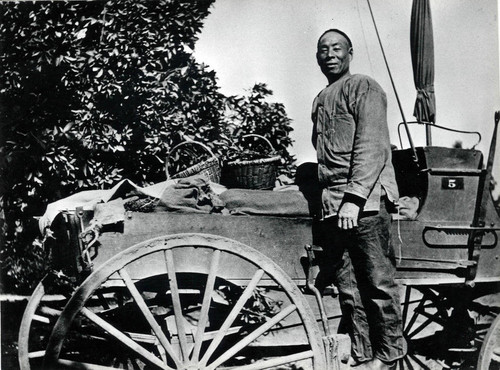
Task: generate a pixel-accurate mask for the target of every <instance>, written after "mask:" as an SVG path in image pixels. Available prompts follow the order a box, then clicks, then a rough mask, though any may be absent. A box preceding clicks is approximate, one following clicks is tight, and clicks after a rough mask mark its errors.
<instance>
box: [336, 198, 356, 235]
mask: <svg viewBox="0 0 500 370" xmlns="http://www.w3.org/2000/svg"><path fill="white" fill-rule="evenodd" d="M359 209H360V207H359V206H358V205H357V204H355V203H351V202H345V203H343V204H342V206H341V207H340V209H339V214H338V227H339V228H341V229H344V230H348V229H352V228H354V227H357V226H358V215H359Z"/></svg>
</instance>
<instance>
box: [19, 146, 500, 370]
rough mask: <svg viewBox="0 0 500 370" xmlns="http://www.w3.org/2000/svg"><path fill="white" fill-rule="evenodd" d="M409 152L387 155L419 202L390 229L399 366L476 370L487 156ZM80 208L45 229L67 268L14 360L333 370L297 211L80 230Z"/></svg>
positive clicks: (498, 326)
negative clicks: (398, 309) (398, 305)
mask: <svg viewBox="0 0 500 370" xmlns="http://www.w3.org/2000/svg"><path fill="white" fill-rule="evenodd" d="M493 147H494V145H493ZM417 154H418V158H419V165H418V166H415V164H414V163H412V159H411V157H412V152H411V151H409V150H400V151H395V152H394V153H393V161H394V164H395V168H396V172H397V180H398V185H399V187H400V192H401V196H404V197H408V198H409V199H415V200H417V201H418V204H419V206H418V208H417V216H416V218H414V219H408V218H406V219H401V220H395V221H394V222H393V230H392V235H393V244H394V246H395V250H396V259H397V269H398V270H397V271H398V274H397V278H398V280H399V282H400V283H401V286H402V291H401V301H402V306H403V320H404V327H405V335H406V337H407V339H408V343H409V352H408V355H407V356H406V357H405V358H404V359H401V360H400V361H399V367H400V368H404V369H419V368H423V369H438V368H474V367H476V368H478V369H490V365H491V366H493V365H495V364H497V365H498V363H497V362H496V361H497V359H496V357H495V356H496V355H495V351H494V349H495V348H496V347H498V340H499V337H500V321H499V319H498V318H497V319H496V320H495V317H497V316H498V313H499V312H500V303H499V301H498V296H496V294H498V292H499V283H500V263H499V258H500V252H499V247H498V237H497V231H496V230H498V228H499V227H500V218H499V216H498V214H497V213H496V211H495V209H494V206H493V202H492V199H491V196H490V194H489V191H488V186H487V184H488V183H489V172H488V170H489V171H491V166H492V159H493V158H492V157H491V153H490V160H491V163H490V161H488V163H487V166H486V170H485V169H483V166H484V165H483V156H482V154H481V153H480V152H479V151H476V150H466V149H446V148H439V147H425V148H417ZM485 189H486V190H485ZM90 217H91V215H89V214H88V213H85V212H79V211H78V210H76V211H75V212H66V213H64V214H62V215H61V217H60V218H59V219H58V220H57V222H54V223H53V232H54V234H55V235H56V240H57V243H56V246H55V247H54V249H53V258H54V261H56V263H58V264H59V265H61V266H65V267H66V271H67V275H69V276H67V277H64V276H54V275H50V276H47V277H46V278H45V279H44V280H43V281H42V282H41V283H40V284H39V286H38V287H37V289H36V290H35V292H34V293H33V296H32V298H31V300H30V301H29V304H28V306H27V308H26V311H25V314H24V317H23V321H22V325H21V329H20V334H19V362H20V366H21V369H22V370H26V369H34V368H41V367H43V366H44V367H45V368H47V369H52V368H60V367H62V368H64V367H67V368H77V369H109V368H128V369H153V368H160V369H186V370H187V369H216V368H217V369H219V368H222V369H226V368H238V369H264V368H274V369H319V370H323V369H328V368H334V367H337V368H342V367H345V368H347V366H348V365H346V364H345V360H346V359H347V357H348V355H349V344H348V343H347V346H346V343H345V341H343V340H342V338H343V337H341V336H339V337H336V336H335V335H329V334H330V333H335V332H336V330H337V327H338V325H339V319H340V311H339V308H338V304H337V301H336V298H335V297H334V296H333V295H329V294H326V295H325V296H324V297H323V299H322V300H320V301H319V302H318V300H317V299H316V298H317V297H316V295H315V294H313V293H314V291H311V290H308V289H307V283H308V282H309V283H311V279H312V278H313V276H312V275H310V273H311V271H312V269H311V267H313V266H314V264H315V258H316V259H317V258H320V254H321V251H318V250H317V248H314V247H310V248H309V249H308V252H309V253H306V252H307V251H306V250H305V249H304V247H305V246H307V245H311V243H312V235H311V234H312V233H311V227H312V219H310V218H307V217H303V218H297V217H271V216H223V215H218V214H196V213H189V214H187V213H184V214H179V213H169V212H156V213H140V212H129V213H128V214H127V217H126V219H125V221H124V222H123V223H121V224H120V229H117V228H114V229H110V230H107V231H106V230H103V232H102V233H101V235H100V236H99V238H98V239H93V238H90V239H91V240H89V239H88V238H83V239H82V238H81V237H80V236H81V235H80V233H81V231H82V230H83V229H84V228H85V227H86V225H87V224H88V221H89V218H90ZM395 218H396V219H397V218H398V217H395ZM313 252H314V253H315V255H313ZM308 275H309V276H308ZM47 297H50V299H48V298H47ZM495 297H497V298H496V299H495ZM318 303H319V304H318ZM321 313H323V316H321ZM325 344H326V346H325Z"/></svg>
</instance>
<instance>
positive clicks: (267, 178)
mask: <svg viewBox="0 0 500 370" xmlns="http://www.w3.org/2000/svg"><path fill="white" fill-rule="evenodd" d="M249 136H255V137H258V138H260V139H262V140H264V141H265V142H266V143H267V144H268V145H269V147H270V148H271V153H272V152H274V148H273V146H272V144H271V143H270V142H269V140H267V139H266V138H265V137H263V136H260V135H257V134H249V135H245V136H243V137H249ZM280 160H281V157H280V156H271V157H269V158H260V159H254V160H236V161H231V162H228V163H226V164H225V165H224V168H223V174H222V180H223V184H224V185H226V186H227V187H229V188H242V189H272V188H274V185H275V182H276V173H277V171H278V164H279V163H280Z"/></svg>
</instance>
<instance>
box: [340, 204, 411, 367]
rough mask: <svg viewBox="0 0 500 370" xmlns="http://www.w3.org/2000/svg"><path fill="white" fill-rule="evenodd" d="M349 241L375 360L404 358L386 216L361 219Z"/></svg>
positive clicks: (383, 211) (399, 308)
mask: <svg viewBox="0 0 500 370" xmlns="http://www.w3.org/2000/svg"><path fill="white" fill-rule="evenodd" d="M351 237H352V243H350V244H349V256H350V258H351V261H352V266H353V270H354V274H355V276H356V280H357V288H358V289H359V294H360V296H361V298H362V301H363V306H364V309H365V312H366V317H367V320H368V325H369V327H370V334H369V335H370V339H371V343H372V345H373V352H374V356H375V357H378V358H379V359H380V360H382V361H385V362H391V361H394V360H396V359H398V358H401V357H403V356H404V355H405V353H406V342H405V340H404V338H403V331H402V322H401V305H400V300H399V287H398V285H397V284H396V282H395V274H396V267H395V260H394V250H393V248H392V245H391V237H390V216H389V214H387V212H386V211H385V210H382V211H381V212H380V214H378V215H376V216H369V217H365V218H361V219H360V220H359V222H358V227H357V228H356V229H354V230H353V232H352V236H351Z"/></svg>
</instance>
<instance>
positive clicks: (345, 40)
mask: <svg viewBox="0 0 500 370" xmlns="http://www.w3.org/2000/svg"><path fill="white" fill-rule="evenodd" d="M352 52H353V50H352V43H351V40H350V39H349V37H348V36H347V35H346V34H345V33H344V32H342V31H340V30H337V29H331V30H327V31H325V32H324V33H323V34H322V35H321V37H320V38H319V40H318V50H317V52H316V60H317V61H318V65H319V66H320V68H321V71H322V72H323V74H324V75H325V76H326V78H328V81H329V82H330V83H332V82H334V81H336V80H338V79H339V78H340V77H342V76H343V75H344V74H345V73H347V72H348V71H349V64H350V63H351V60H352Z"/></svg>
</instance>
